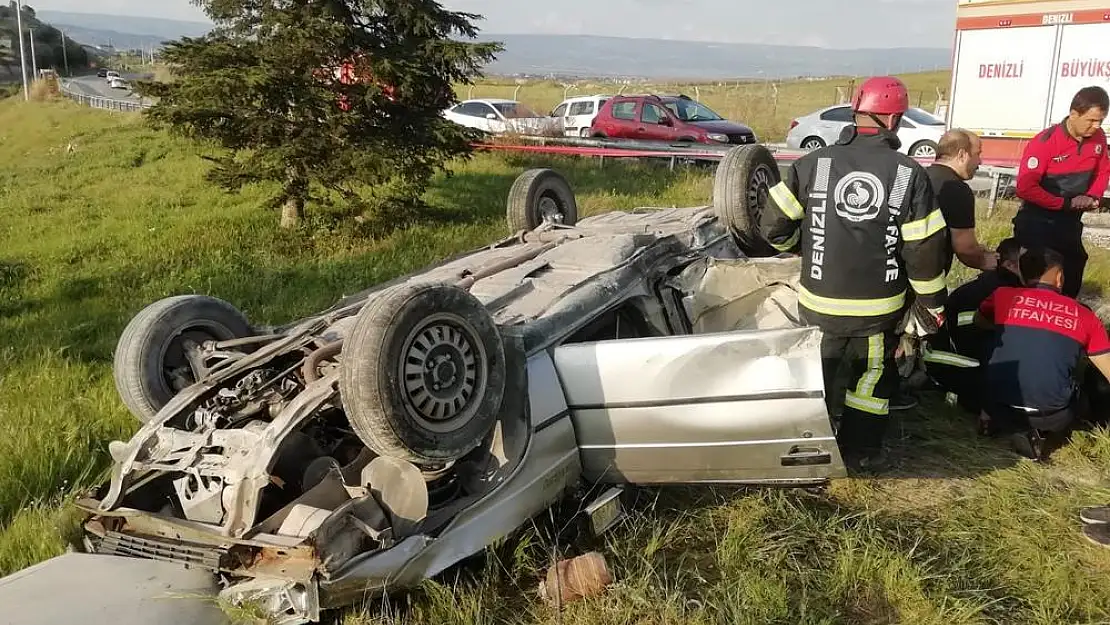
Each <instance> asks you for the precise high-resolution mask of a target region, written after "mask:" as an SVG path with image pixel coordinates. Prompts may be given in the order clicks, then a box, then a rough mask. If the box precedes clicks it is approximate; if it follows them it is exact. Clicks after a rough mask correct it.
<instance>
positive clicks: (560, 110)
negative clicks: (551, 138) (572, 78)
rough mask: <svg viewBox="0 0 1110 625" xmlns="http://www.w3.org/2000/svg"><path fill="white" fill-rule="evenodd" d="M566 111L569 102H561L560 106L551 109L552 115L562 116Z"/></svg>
mask: <svg viewBox="0 0 1110 625" xmlns="http://www.w3.org/2000/svg"><path fill="white" fill-rule="evenodd" d="M572 110H573V107H572ZM566 112H567V104H566V102H564V103H562V104H560V105H559V106H557V107H555V110H554V111H551V116H552V117H562V116H563V114H564V113H566ZM572 114H573V113H572Z"/></svg>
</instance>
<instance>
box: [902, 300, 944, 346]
mask: <svg viewBox="0 0 1110 625" xmlns="http://www.w3.org/2000/svg"><path fill="white" fill-rule="evenodd" d="M904 321H905V327H904V328H903V329H902V333H903V334H906V335H909V336H914V337H917V338H924V337H926V336H930V335H933V334H936V333H937V331H938V330H940V326H941V324H943V323H944V309H943V308H926V307H925V306H923V305H922V304H920V303H919V302H914V304H913V306H910V309H909V311H908V312H907V313H906V317H905V320H904Z"/></svg>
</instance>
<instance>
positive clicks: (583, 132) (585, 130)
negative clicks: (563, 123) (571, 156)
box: [578, 128, 590, 139]
mask: <svg viewBox="0 0 1110 625" xmlns="http://www.w3.org/2000/svg"><path fill="white" fill-rule="evenodd" d="M578 136H579V137H582V138H583V139H588V138H589V137H590V129H589V128H582V129H580V130H579V131H578Z"/></svg>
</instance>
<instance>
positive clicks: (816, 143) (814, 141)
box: [802, 137, 825, 150]
mask: <svg viewBox="0 0 1110 625" xmlns="http://www.w3.org/2000/svg"><path fill="white" fill-rule="evenodd" d="M823 147H825V142H824V140H822V139H821V137H806V138H805V140H804V141H802V149H803V150H816V149H818V148H823Z"/></svg>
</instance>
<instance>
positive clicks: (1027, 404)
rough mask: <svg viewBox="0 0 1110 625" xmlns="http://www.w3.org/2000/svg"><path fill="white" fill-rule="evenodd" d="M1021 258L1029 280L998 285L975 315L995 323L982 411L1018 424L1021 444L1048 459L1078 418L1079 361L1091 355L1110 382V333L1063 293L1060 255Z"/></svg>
mask: <svg viewBox="0 0 1110 625" xmlns="http://www.w3.org/2000/svg"><path fill="white" fill-rule="evenodd" d="M1019 262H1020V265H1021V273H1022V275H1023V276H1025V277H1026V278H1028V281H1027V286H1022V287H1014V286H1000V287H998V288H997V289H995V291H994V292H993V293H991V295H990V296H989V297H987V299H985V300H983V303H982V304H980V305H979V311H978V313H977V314H976V315H975V323H976V324H977V325H979V326H980V327H984V328H995V329H996V330H995V335H994V340H993V346H992V348H991V353H990V358H989V359H988V361H987V365H986V372H985V373H986V375H985V381H986V397H985V399H986V401H985V402H984V416H985V417H986V419H987V420H989V421H991V422H995V423H997V422H1002V423H1003V424H1004V425H1006V426H1015V425H1016V426H1017V428H1018V432H1017V433H1015V435H1014V436H1013V438H1012V441H1013V443H1014V447H1015V449H1016V450H1017V451H1019V452H1020V453H1022V454H1023V455H1026V456H1028V457H1030V458H1033V459H1036V460H1043V459H1045V458H1046V457H1047V456H1048V452H1049V451H1050V449H1049V448H1050V447H1053V446H1055V445H1056V444H1059V443H1060V442H1062V440H1063V438H1065V437H1066V435H1067V433H1068V431H1069V430H1070V429H1071V428H1072V426H1073V425H1074V423H1075V421H1076V419H1077V417H1078V412H1077V408H1076V399H1077V394H1076V393H1077V387H1078V381H1077V380H1076V370H1077V369H1078V367H1079V364H1080V361H1081V360H1082V359H1083V358H1087V359H1089V360H1090V362H1091V364H1092V365H1094V366H1095V368H1097V369H1098V370H1099V372H1101V373H1102V375H1103V376H1104V377H1105V378H1106V379H1108V380H1110V337H1107V334H1106V328H1104V327H1103V325H1102V322H1101V321H1099V318H1098V317H1097V316H1096V315H1095V313H1094V312H1092V311H1091V309H1090V308H1087V307H1086V306H1083V305H1082V304H1080V303H1079V302H1077V301H1075V300H1074V299H1072V298H1070V297H1067V296H1065V295H1063V294H1062V293H1061V292H1060V287H1061V286H1062V285H1063V283H1064V271H1063V269H1064V263H1065V260H1064V258H1063V257H1062V256H1061V255H1060V254H1058V253H1057V252H1055V251H1053V250H1050V249H1043V248H1042V249H1031V250H1028V251H1026V252H1025V253H1024V254H1022V256H1021V260H1020V261H1019ZM1044 434H1048V436H1047V437H1046V436H1044ZM1046 443H1047V444H1046Z"/></svg>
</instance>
